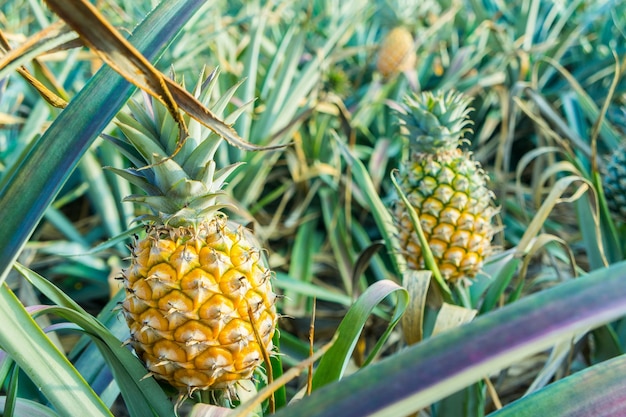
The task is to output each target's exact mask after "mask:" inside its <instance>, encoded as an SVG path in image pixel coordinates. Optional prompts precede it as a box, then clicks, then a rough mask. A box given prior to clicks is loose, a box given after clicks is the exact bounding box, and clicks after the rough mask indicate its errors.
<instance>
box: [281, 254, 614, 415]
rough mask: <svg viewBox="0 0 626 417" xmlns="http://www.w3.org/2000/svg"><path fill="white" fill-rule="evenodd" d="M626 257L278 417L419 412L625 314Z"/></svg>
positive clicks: (452, 333) (364, 372)
mask: <svg viewBox="0 0 626 417" xmlns="http://www.w3.org/2000/svg"><path fill="white" fill-rule="evenodd" d="M625 279H626V262H621V263H619V264H615V265H613V266H611V267H608V268H604V269H600V270H596V271H594V272H593V273H590V274H589V275H587V276H585V277H582V278H578V279H574V280H571V281H568V282H566V283H563V284H560V285H558V286H556V287H553V288H550V289H547V290H545V291H542V292H540V293H536V294H533V295H530V296H528V297H525V298H524V299H521V300H519V301H517V302H515V303H512V304H510V305H508V306H506V307H504V308H502V309H499V310H496V311H493V312H491V313H488V314H485V315H483V316H481V317H479V318H477V319H476V320H474V321H473V322H471V323H468V324H466V325H463V326H461V327H459V328H457V329H454V330H450V331H448V332H445V333H442V334H440V335H437V336H435V337H432V338H430V339H427V340H425V341H423V342H422V343H419V344H417V345H414V346H412V347H409V348H407V349H406V350H404V351H401V352H399V353H398V354H395V355H393V356H391V357H389V358H386V359H384V360H382V361H380V362H379V363H377V364H374V365H371V366H369V367H367V368H364V369H362V370H360V371H358V372H356V373H355V374H353V375H350V376H349V377H346V378H344V379H343V380H341V381H339V382H338V383H334V384H329V385H328V386H325V387H323V388H321V389H320V390H317V391H315V392H313V394H312V395H311V396H310V397H307V398H304V399H303V400H302V401H300V402H299V403H297V404H294V405H292V406H290V407H289V408H288V410H287V409H286V410H281V411H279V412H278V413H277V414H276V416H277V417H281V416H282V417H284V416H286V415H287V414H286V413H287V412H288V413H289V414H288V415H298V416H301V417H306V416H316V417H325V416H329V417H330V416H337V415H340V416H343V417H346V416H364V415H376V416H399V415H408V414H410V413H414V412H416V411H418V410H420V409H422V408H423V407H426V406H428V405H430V404H432V403H434V402H436V401H439V400H441V399H443V398H445V397H447V396H449V395H451V394H452V393H454V392H457V391H459V390H460V389H462V388H464V387H467V386H469V385H471V384H472V383H474V382H476V381H478V380H480V379H482V378H484V377H485V376H486V375H489V374H490V373H492V372H496V371H499V370H501V369H504V368H506V367H507V366H510V365H512V364H514V363H516V362H517V361H519V360H521V359H523V358H526V357H528V356H530V355H533V354H535V353H538V352H541V351H544V350H546V349H549V348H550V347H552V346H553V345H554V344H556V343H557V342H559V341H563V340H568V339H570V338H572V337H574V336H575V335H578V334H581V333H584V332H586V331H588V330H589V329H591V328H594V327H598V326H600V325H602V324H605V323H607V322H610V321H612V320H615V319H617V318H619V317H622V316H624V315H626V285H624V280H625Z"/></svg>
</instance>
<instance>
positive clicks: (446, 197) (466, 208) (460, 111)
mask: <svg viewBox="0 0 626 417" xmlns="http://www.w3.org/2000/svg"><path fill="white" fill-rule="evenodd" d="M468 105H469V100H468V99H467V98H466V97H464V96H463V95H462V94H460V93H457V92H449V93H447V94H444V93H442V92H438V93H431V92H425V93H422V94H420V95H413V96H407V97H406V98H405V101H404V103H403V105H401V106H400V108H399V109H398V113H397V114H398V117H399V122H400V125H401V130H402V134H403V136H406V138H407V139H408V142H409V155H408V158H407V160H405V161H403V163H402V165H401V167H400V174H399V175H400V178H399V184H400V188H401V189H402V190H403V193H404V194H405V195H406V196H407V199H408V201H409V202H410V204H411V205H412V207H413V208H414V209H415V211H416V212H417V214H418V216H419V219H420V224H421V227H422V229H423V231H424V235H425V237H426V239H427V241H428V242H429V246H430V249H431V251H432V253H433V257H434V258H435V261H436V263H437V265H438V267H439V270H440V271H441V275H442V276H443V277H444V279H446V280H447V281H449V282H457V281H459V280H462V279H464V278H472V277H474V276H475V275H476V273H477V272H478V271H479V270H480V268H481V266H482V263H483V260H484V258H485V257H486V256H487V255H488V254H489V253H490V252H491V239H492V237H493V234H494V227H493V226H492V223H491V220H492V217H493V216H494V214H495V213H496V211H497V210H496V208H495V207H494V206H493V204H492V203H493V197H494V196H493V193H492V192H491V191H490V190H489V189H488V188H487V176H486V174H485V173H484V171H483V170H482V169H481V167H480V164H479V163H478V162H476V161H473V160H472V158H471V153H469V152H466V151H463V150H461V149H460V148H459V145H460V144H461V142H462V141H463V135H464V133H465V132H466V130H467V125H468V124H469V123H470V121H469V120H468V113H469V112H470V110H471V109H469V108H468ZM392 213H393V217H394V221H395V222H396V226H397V228H398V232H399V245H400V249H401V251H402V252H403V254H404V255H405V257H406V260H407V265H408V267H409V268H410V269H414V270H420V269H424V267H425V265H424V257H423V255H422V248H421V246H420V243H419V240H418V237H417V234H416V232H415V230H414V229H413V225H412V223H411V220H410V216H409V214H408V210H407V208H406V206H405V205H404V204H403V202H402V201H401V200H397V201H395V202H394V203H393V206H392Z"/></svg>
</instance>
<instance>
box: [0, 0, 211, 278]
mask: <svg viewBox="0 0 626 417" xmlns="http://www.w3.org/2000/svg"><path fill="white" fill-rule="evenodd" d="M203 4H204V1H202V0H189V1H163V2H162V3H161V4H160V5H159V6H158V7H156V8H155V9H154V10H153V11H152V12H151V13H150V14H149V15H148V16H147V17H146V19H145V20H144V21H143V22H142V23H141V24H140V25H139V26H138V27H137V29H136V31H135V32H134V34H133V35H132V36H131V37H130V38H129V41H130V42H131V43H133V44H134V45H135V47H136V48H137V49H138V50H139V51H141V52H142V53H143V54H144V55H145V56H146V58H148V59H149V60H154V59H156V58H157V57H159V56H160V54H161V53H162V52H163V51H164V49H165V46H166V45H167V44H168V43H169V42H170V41H171V40H172V39H173V38H174V36H175V35H176V33H177V32H178V31H179V30H180V28H181V27H182V25H184V24H185V22H187V20H188V19H189V18H190V16H191V15H192V14H193V13H194V12H195V11H196V10H197V9H198V8H199V7H200V6H202V5H203ZM132 91H133V89H132V88H131V85H130V84H129V83H128V82H127V81H125V80H124V79H123V78H122V77H120V76H119V75H118V74H117V73H116V72H115V71H113V70H112V69H110V68H108V67H104V68H102V69H101V70H100V71H99V72H98V73H97V74H96V75H95V76H94V77H93V78H92V79H91V80H90V81H89V82H88V83H87V85H86V86H85V87H84V88H83V89H82V90H81V91H80V93H79V94H78V95H77V96H76V97H74V98H73V99H72V100H71V102H70V104H69V105H68V106H67V108H65V110H64V111H63V112H62V113H61V114H60V115H59V116H58V117H57V118H56V119H55V121H54V123H52V125H51V126H50V127H49V128H48V129H47V130H46V132H45V133H44V134H43V135H42V136H41V137H40V138H39V139H38V140H37V141H36V142H34V143H33V145H32V146H31V147H30V148H28V149H27V150H26V152H25V153H24V154H23V155H22V156H21V157H20V159H19V161H18V162H16V165H15V168H16V169H13V170H12V171H11V175H7V176H6V177H4V178H3V181H2V183H1V184H0V213H2V215H3V219H4V223H5V224H4V226H3V227H2V228H0V282H3V281H4V279H5V278H6V275H7V274H8V271H9V269H10V266H11V265H12V264H13V262H14V261H15V259H16V258H17V256H18V254H19V252H20V251H21V249H22V247H23V246H24V244H25V243H26V241H27V239H28V238H29V237H30V235H31V233H32V232H33V230H34V228H35V226H36V225H37V223H38V222H39V220H40V219H41V217H42V216H43V213H44V211H45V209H46V207H48V205H50V203H51V202H52V200H53V199H54V197H55V196H56V195H57V193H58V192H59V190H60V189H61V187H62V185H63V184H64V183H65V181H66V180H67V178H68V176H69V175H70V173H71V172H72V171H73V170H74V168H75V167H76V164H77V163H78V160H79V159H80V158H81V156H82V155H83V154H84V153H85V151H86V150H87V148H88V147H89V146H90V145H91V143H92V142H93V140H94V139H95V138H96V137H97V136H98V135H99V134H100V133H101V132H102V130H103V129H104V128H105V127H106V125H107V124H108V123H109V122H110V120H111V119H112V118H113V117H114V116H115V114H116V113H117V112H118V111H119V109H120V108H121V107H122V106H123V105H124V103H125V102H126V100H128V98H129V97H130V95H131V93H132ZM68 126H71V129H68Z"/></svg>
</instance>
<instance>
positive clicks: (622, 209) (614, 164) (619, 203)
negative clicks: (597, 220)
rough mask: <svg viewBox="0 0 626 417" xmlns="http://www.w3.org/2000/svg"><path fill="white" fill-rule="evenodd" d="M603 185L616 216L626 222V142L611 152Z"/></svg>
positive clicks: (608, 202) (603, 177)
mask: <svg viewBox="0 0 626 417" xmlns="http://www.w3.org/2000/svg"><path fill="white" fill-rule="evenodd" d="M602 186H603V189H604V195H605V197H606V202H607V204H608V206H609V209H610V210H611V212H612V213H613V214H615V217H616V218H618V219H619V220H620V221H622V222H626V143H624V144H622V145H621V146H620V147H618V148H617V149H616V150H614V151H613V153H612V154H611V157H610V159H609V162H608V163H607V164H606V172H605V175H603V176H602Z"/></svg>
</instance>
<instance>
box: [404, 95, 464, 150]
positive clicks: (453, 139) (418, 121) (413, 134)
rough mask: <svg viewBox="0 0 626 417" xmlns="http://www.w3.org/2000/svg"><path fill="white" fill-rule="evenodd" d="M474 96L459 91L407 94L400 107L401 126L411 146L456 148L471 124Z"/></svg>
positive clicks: (419, 148)
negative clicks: (471, 105) (470, 116)
mask: <svg viewBox="0 0 626 417" xmlns="http://www.w3.org/2000/svg"><path fill="white" fill-rule="evenodd" d="M470 102H471V99H470V98H469V97H467V96H465V95H463V94H462V93H460V92H457V91H454V90H451V91H448V92H444V91H437V92H431V91H426V92H422V93H421V94H415V93H414V94H412V95H406V96H405V98H404V103H403V104H402V105H401V106H399V108H398V119H399V123H400V126H401V127H402V128H403V129H405V132H404V133H405V134H406V136H407V137H408V139H409V145H410V147H411V150H413V151H415V152H423V153H438V152H442V151H447V150H453V149H456V148H457V147H458V146H459V144H460V143H461V142H462V141H463V135H464V134H465V132H467V131H468V130H469V128H468V127H467V126H468V125H469V124H472V121H471V120H470V119H469V118H468V115H469V113H470V112H471V111H472V110H473V109H472V108H470V107H469V104H470Z"/></svg>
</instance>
